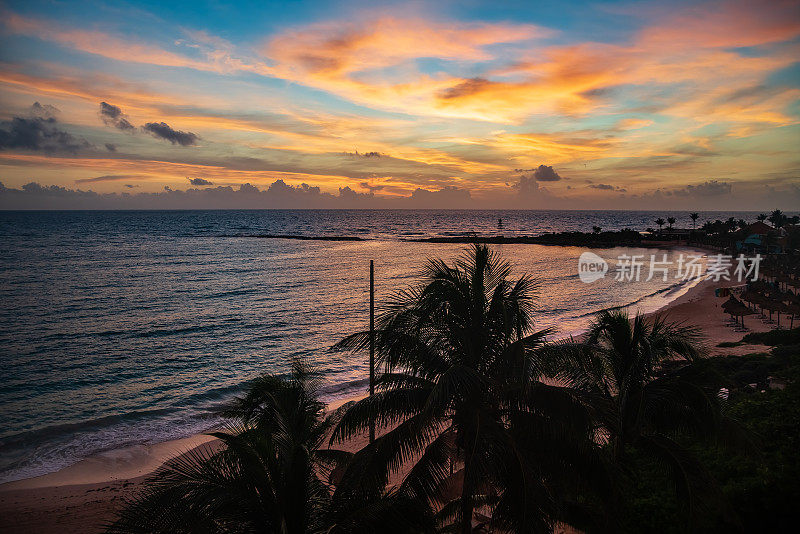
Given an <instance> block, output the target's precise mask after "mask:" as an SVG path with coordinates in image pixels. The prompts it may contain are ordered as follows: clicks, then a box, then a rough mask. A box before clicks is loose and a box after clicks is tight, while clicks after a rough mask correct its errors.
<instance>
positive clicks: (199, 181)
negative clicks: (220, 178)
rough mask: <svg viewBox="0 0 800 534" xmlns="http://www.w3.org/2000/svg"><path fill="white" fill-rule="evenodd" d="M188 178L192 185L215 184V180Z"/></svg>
mask: <svg viewBox="0 0 800 534" xmlns="http://www.w3.org/2000/svg"><path fill="white" fill-rule="evenodd" d="M187 180H189V183H190V184H192V185H214V183H213V182H209V181H208V180H206V179H205V178H187Z"/></svg>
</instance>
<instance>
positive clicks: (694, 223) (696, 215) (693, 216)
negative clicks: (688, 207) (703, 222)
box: [689, 213, 700, 230]
mask: <svg viewBox="0 0 800 534" xmlns="http://www.w3.org/2000/svg"><path fill="white" fill-rule="evenodd" d="M699 217H700V214H699V213H690V214H689V218H690V219H692V230H694V229H695V228H696V227H697V219H698V218H699Z"/></svg>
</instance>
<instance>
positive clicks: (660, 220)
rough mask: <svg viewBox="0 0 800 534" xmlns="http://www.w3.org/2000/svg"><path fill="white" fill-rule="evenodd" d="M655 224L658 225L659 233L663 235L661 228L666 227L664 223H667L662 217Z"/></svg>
mask: <svg viewBox="0 0 800 534" xmlns="http://www.w3.org/2000/svg"><path fill="white" fill-rule="evenodd" d="M655 222H656V224H657V225H658V233H661V227H662V226H664V223H665V222H666V221H665V220H664V219H662V218H661V217H659V218H658V219H656V221H655Z"/></svg>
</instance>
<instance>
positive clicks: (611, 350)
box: [110, 245, 800, 533]
mask: <svg viewBox="0 0 800 534" xmlns="http://www.w3.org/2000/svg"><path fill="white" fill-rule="evenodd" d="M535 291H536V283H535V281H534V280H532V279H531V278H529V277H527V276H522V277H520V278H518V279H516V280H514V279H511V269H510V267H509V264H508V263H506V262H504V261H502V260H501V259H500V258H499V257H498V256H497V255H496V254H495V253H494V252H492V251H491V250H490V249H489V248H488V247H486V246H485V245H475V246H473V247H472V248H471V249H469V251H468V252H466V253H465V254H464V255H463V256H462V257H460V258H459V259H458V260H457V261H455V262H454V263H453V264H447V263H445V262H443V261H439V260H430V261H429V262H428V263H427V264H426V267H425V269H424V271H423V272H422V273H421V277H420V281H419V283H418V284H416V285H414V286H412V287H410V288H408V289H405V290H402V291H400V292H398V293H397V294H395V295H394V296H393V297H392V298H391V299H390V300H389V301H388V302H387V304H386V306H385V307H384V310H383V312H382V313H381V314H379V316H378V317H377V321H376V330H375V338H374V339H375V349H376V356H377V370H378V371H379V372H378V376H377V380H376V384H375V386H376V393H375V394H374V395H373V396H371V397H367V398H364V399H362V400H360V401H357V402H352V403H349V404H347V405H345V406H344V407H342V408H340V409H339V410H336V411H334V412H332V413H329V412H326V410H325V407H324V405H323V404H322V402H321V401H320V400H319V397H318V395H317V391H318V389H317V382H316V380H315V378H314V376H313V374H312V373H309V372H308V371H307V370H306V369H305V368H304V367H303V366H302V365H299V364H297V365H295V368H294V372H293V374H292V376H291V377H288V378H280V377H273V376H265V377H263V378H261V379H258V380H256V381H255V382H253V384H252V386H251V388H250V389H249V391H248V392H247V394H246V395H245V396H244V397H242V398H241V399H239V400H238V401H237V403H236V404H235V406H233V407H232V408H231V409H230V410H229V412H228V414H227V415H228V416H229V418H230V421H231V427H230V428H229V429H228V431H226V432H218V433H215V434H213V435H215V436H216V437H218V438H219V439H220V445H219V446H218V447H217V448H206V449H204V450H201V451H194V452H191V453H189V454H187V455H184V456H181V457H179V458H176V459H174V460H171V461H170V462H168V463H167V464H166V465H165V466H164V467H163V468H161V469H160V470H159V471H158V472H156V473H155V475H154V476H153V477H152V478H151V479H150V480H149V482H148V483H147V484H146V485H145V489H144V491H143V492H142V493H141V494H140V495H139V497H137V498H136V499H135V500H133V501H131V502H129V503H128V504H127V506H126V508H124V509H123V510H122V512H121V513H120V517H119V519H118V520H117V521H116V522H115V523H114V525H112V526H111V528H110V531H112V532H129V533H130V532H201V531H202V532H242V531H259V532H285V533H301V532H302V533H305V532H331V533H338V532H376V533H377V532H409V533H410V532H461V533H472V532H485V531H494V532H550V531H552V530H553V529H554V527H556V526H557V525H569V526H571V527H574V528H577V529H580V530H583V531H586V532H631V533H633V532H672V531H674V532H685V531H709V532H715V531H723V530H725V531H729V530H731V529H732V530H741V529H742V528H746V529H747V530H752V529H753V528H754V527H757V526H758V525H759V523H758V521H762V522H763V521H766V524H770V525H776V524H780V522H781V521H783V519H784V515H781V514H785V513H786V510H788V509H790V508H789V507H788V503H789V502H792V501H791V500H790V499H797V498H798V497H800V491H798V487H799V485H798V484H797V480H798V478H797V477H798V476H800V462H798V460H797V454H796V447H797V444H798V443H800V434H798V432H800V430H798V428H800V421H798V417H800V415H799V414H800V400H799V398H798V387H797V386H796V378H797V376H798V375H800V372H798V370H800V350H798V346H797V345H786V344H785V342H786V341H787V340H791V339H794V338H792V337H791V336H792V334H791V333H790V334H788V337H787V335H784V334H782V335H776V336H773V337H775V339H772V338H770V340H769V341H770V342H772V344H773V345H777V346H775V347H774V348H773V349H772V353H771V354H769V355H752V356H748V357H745V358H739V359H731V358H704V357H703V346H702V343H701V341H702V340H701V338H700V336H699V334H698V332H697V331H695V330H693V329H691V328H687V327H685V326H682V325H680V324H674V323H670V322H667V321H665V320H661V319H649V318H645V317H643V316H640V315H637V316H634V317H631V316H629V315H628V314H627V313H626V312H624V311H609V312H603V313H601V314H599V315H598V316H597V317H596V318H595V321H594V322H593V324H592V325H591V327H590V329H589V331H588V332H587V334H586V335H585V336H582V337H581V338H580V339H577V340H576V339H570V340H567V341H563V342H552V341H549V340H548V337H549V336H550V335H551V332H550V331H548V330H538V331H537V330H535V328H534V320H533V319H534V302H535ZM765 341H766V340H765ZM369 343H370V335H369V332H358V333H355V334H352V335H350V336H348V337H346V338H345V339H343V340H342V341H341V342H339V343H337V344H336V345H335V347H334V349H335V350H339V351H362V350H365V349H367V348H368V347H369ZM776 376H777V377H781V378H782V379H783V380H785V381H786V382H788V384H789V386H788V387H786V390H785V391H780V392H777V391H771V390H769V385H768V383H769V381H770V380H771V379H770V377H772V378H775V377H776ZM751 384H755V388H756V389H753V388H752V387H751ZM720 387H726V388H728V389H729V391H730V392H731V395H730V398H729V399H728V400H727V401H726V402H720V400H719V397H718V396H717V393H718V392H719V389H720ZM762 389H765V393H759V391H761V390H762ZM737 420H738V423H737V422H736V421H737ZM373 424H374V425H376V426H377V430H378V431H377V437H376V439H375V440H374V441H373V442H371V443H365V441H366V440H365V436H366V434H367V431H368V429H369V428H370V426H371V425H373ZM759 440H761V442H760V443H759V445H760V447H759V448H760V450H761V451H762V454H761V455H753V454H752V450H753V443H758V442H759ZM767 441H768V443H767ZM354 443H360V445H359V446H358V447H352V445H353V444H354ZM348 447H350V450H354V452H352V453H351V452H345V451H344V450H338V449H339V448H348ZM773 488H777V489H779V490H780V491H782V492H784V493H785V495H780V496H775V498H773V500H772V501H770V500H769V499H770V497H771V496H772V493H773V491H775V490H773ZM759 507H762V508H763V509H764V510H767V511H768V512H769V513H770V514H772V517H770V518H769V519H766V520H765V519H764V518H762V517H761V514H760V509H759Z"/></svg>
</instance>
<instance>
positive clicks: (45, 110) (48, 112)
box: [31, 102, 61, 119]
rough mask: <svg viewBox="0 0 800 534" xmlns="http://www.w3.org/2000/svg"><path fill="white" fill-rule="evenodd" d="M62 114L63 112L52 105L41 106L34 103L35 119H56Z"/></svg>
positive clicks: (32, 110)
mask: <svg viewBox="0 0 800 534" xmlns="http://www.w3.org/2000/svg"><path fill="white" fill-rule="evenodd" d="M59 113H61V110H60V109H58V108H57V107H55V106H51V105H50V104H40V103H39V102H34V103H33V105H32V106H31V115H33V116H34V117H41V118H43V119H50V118H55V116H56V115H58V114H59Z"/></svg>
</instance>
